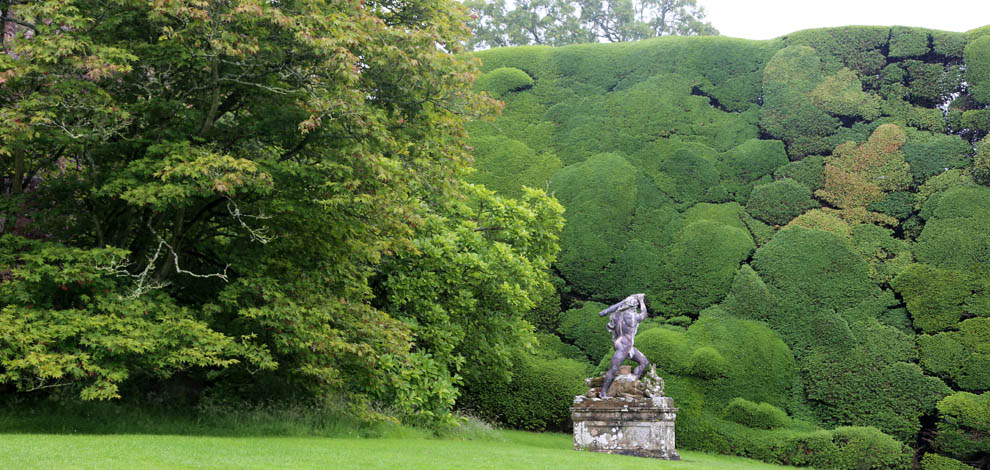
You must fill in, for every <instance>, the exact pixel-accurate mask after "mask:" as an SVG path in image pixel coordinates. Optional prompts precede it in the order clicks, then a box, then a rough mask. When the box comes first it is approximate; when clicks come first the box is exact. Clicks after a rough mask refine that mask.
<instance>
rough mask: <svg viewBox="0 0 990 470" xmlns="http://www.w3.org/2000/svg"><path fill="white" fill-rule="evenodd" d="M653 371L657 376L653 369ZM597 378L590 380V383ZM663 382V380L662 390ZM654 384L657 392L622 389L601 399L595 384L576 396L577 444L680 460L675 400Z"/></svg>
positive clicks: (573, 410) (597, 449) (581, 447)
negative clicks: (612, 395)
mask: <svg viewBox="0 0 990 470" xmlns="http://www.w3.org/2000/svg"><path fill="white" fill-rule="evenodd" d="M623 375H624V374H623ZM651 375H653V376H654V377H656V375H655V372H653V371H651ZM617 379H618V378H617ZM658 380H659V379H658ZM594 381H595V379H591V380H589V384H591V383H593V382H594ZM662 383H663V382H662V381H660V384H661V385H660V389H659V390H661V391H662ZM651 388H653V390H652V391H653V392H654V393H652V395H654V396H642V395H641V396H633V395H631V394H627V393H623V394H621V395H620V396H618V397H614V398H606V399H601V398H596V396H597V390H596V389H595V388H592V389H591V390H589V392H588V394H587V395H579V396H577V397H574V406H573V407H571V419H572V420H573V422H574V448H575V449H578V450H589V451H592V452H603V453H608V454H622V455H635V456H639V457H652V458H657V459H666V460H680V459H681V456H680V455H678V454H677V450H676V449H675V447H674V420H675V419H676V418H677V408H674V400H673V399H672V398H670V397H665V396H662V393H657V388H656V387H651ZM610 389H611V387H610Z"/></svg>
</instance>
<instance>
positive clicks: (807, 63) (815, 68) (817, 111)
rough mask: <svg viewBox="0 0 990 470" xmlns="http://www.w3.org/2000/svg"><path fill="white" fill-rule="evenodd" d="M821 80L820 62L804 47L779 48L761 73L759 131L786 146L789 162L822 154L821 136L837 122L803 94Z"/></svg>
mask: <svg viewBox="0 0 990 470" xmlns="http://www.w3.org/2000/svg"><path fill="white" fill-rule="evenodd" d="M822 79H823V71H822V62H821V59H820V58H819V57H818V55H817V54H816V51H815V50H814V49H812V48H811V47H807V46H791V47H785V48H783V49H781V50H780V51H779V52H777V54H775V55H774V56H773V58H772V59H771V60H770V61H769V62H768V63H767V65H766V68H764V70H763V93H764V98H763V100H764V101H763V107H762V108H760V128H761V129H763V130H764V131H765V132H766V133H768V134H770V135H772V136H774V137H776V138H778V139H780V140H783V141H784V143H786V144H787V154H788V156H789V157H790V158H791V159H792V160H800V159H801V158H803V157H805V156H807V155H812V154H817V153H823V152H824V151H825V150H826V149H827V144H826V143H825V139H824V138H825V137H827V136H829V135H831V134H832V133H833V132H835V129H836V128H837V127H838V126H839V120H838V119H836V118H834V117H832V116H830V115H829V114H828V113H827V112H826V111H825V110H823V109H821V108H819V107H817V106H815V104H814V102H813V101H812V100H811V98H810V97H809V96H808V95H807V93H809V92H811V91H812V90H814V89H815V87H816V86H818V85H819V84H820V83H821V81H822Z"/></svg>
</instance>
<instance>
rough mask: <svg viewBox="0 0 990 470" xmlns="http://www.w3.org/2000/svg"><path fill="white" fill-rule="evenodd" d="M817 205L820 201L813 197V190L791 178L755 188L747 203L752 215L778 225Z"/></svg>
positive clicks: (747, 208)
mask: <svg viewBox="0 0 990 470" xmlns="http://www.w3.org/2000/svg"><path fill="white" fill-rule="evenodd" d="M815 207H818V203H817V202H815V200H814V199H812V198H811V190H810V189H808V187H807V186H805V185H803V184H801V183H798V182H797V181H794V180H792V179H790V178H785V179H782V180H778V181H774V182H773V183H770V184H765V185H762V186H757V187H755V188H753V192H752V193H751V194H750V195H749V202H747V203H746V210H747V211H748V212H749V213H750V215H752V216H753V217H756V218H757V219H760V220H762V221H764V222H767V223H770V224H776V225H784V224H786V223H787V222H790V220H791V219H793V218H795V217H797V216H799V215H801V214H802V213H804V212H805V211H807V210H808V209H812V208H815Z"/></svg>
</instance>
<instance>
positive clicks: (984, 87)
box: [963, 35, 990, 103]
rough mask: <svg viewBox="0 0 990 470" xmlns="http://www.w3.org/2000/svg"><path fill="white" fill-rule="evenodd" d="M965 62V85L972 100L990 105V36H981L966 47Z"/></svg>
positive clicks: (964, 52)
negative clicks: (967, 86)
mask: <svg viewBox="0 0 990 470" xmlns="http://www.w3.org/2000/svg"><path fill="white" fill-rule="evenodd" d="M963 57H964V58H965V61H966V83H967V84H968V85H969V93H970V95H972V96H973V99H975V100H976V101H979V102H981V103H990V35H987V36H982V37H980V38H978V39H976V40H974V41H971V42H970V43H969V44H968V45H966V49H965V50H964V51H963Z"/></svg>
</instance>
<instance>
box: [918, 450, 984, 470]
mask: <svg viewBox="0 0 990 470" xmlns="http://www.w3.org/2000/svg"><path fill="white" fill-rule="evenodd" d="M971 468H973V467H972V466H970V465H966V464H964V463H962V462H960V461H958V460H956V459H952V458H949V457H943V456H941V455H939V454H934V453H928V454H925V456H924V457H923V458H922V459H921V470H970V469H971Z"/></svg>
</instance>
